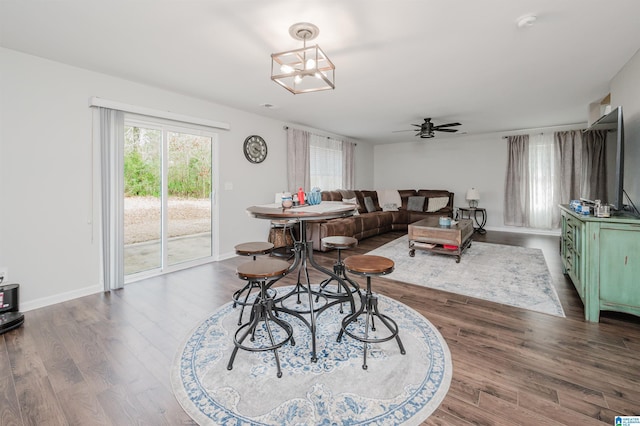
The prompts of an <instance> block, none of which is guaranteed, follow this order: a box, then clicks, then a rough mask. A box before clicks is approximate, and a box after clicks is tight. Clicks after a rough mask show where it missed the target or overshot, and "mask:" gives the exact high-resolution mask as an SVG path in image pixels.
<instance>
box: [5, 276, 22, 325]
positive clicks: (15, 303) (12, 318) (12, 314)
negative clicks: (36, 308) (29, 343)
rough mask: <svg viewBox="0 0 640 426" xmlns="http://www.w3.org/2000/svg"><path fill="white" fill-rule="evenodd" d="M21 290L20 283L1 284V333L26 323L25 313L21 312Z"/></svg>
mask: <svg viewBox="0 0 640 426" xmlns="http://www.w3.org/2000/svg"><path fill="white" fill-rule="evenodd" d="M19 290H20V284H8V285H3V286H0V334H2V333H6V332H7V331H9V330H13V329H14V328H18V327H20V326H21V325H22V324H23V323H24V314H23V313H21V312H19V309H20V300H19V296H18V292H19Z"/></svg>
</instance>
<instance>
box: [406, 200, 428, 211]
mask: <svg viewBox="0 0 640 426" xmlns="http://www.w3.org/2000/svg"><path fill="white" fill-rule="evenodd" d="M425 199H426V197H409V200H408V201H407V210H410V211H413V212H421V211H423V209H424V200H425Z"/></svg>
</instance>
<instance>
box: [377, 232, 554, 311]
mask: <svg viewBox="0 0 640 426" xmlns="http://www.w3.org/2000/svg"><path fill="white" fill-rule="evenodd" d="M367 254H371V255H377V256H384V257H388V258H390V259H392V260H393V261H394V262H395V270H394V271H393V272H392V273H391V274H388V275H385V276H383V277H381V278H388V279H392V280H397V281H403V282H406V283H410V284H415V285H419V286H423V287H429V288H433V289H437V290H444V291H448V292H451V293H456V294H461V295H464V296H470V297H475V298H478V299H484V300H489V301H492V302H496V303H501V304H504V305H511V306H516V307H519V308H523V309H529V310H532V311H536V312H542V313H545V314H550V315H555V316H559V317H564V316H565V315H564V310H563V309H562V304H561V303H560V300H559V299H558V294H557V292H556V290H555V287H554V285H553V280H552V278H551V274H550V273H549V268H548V267H547V263H546V262H545V260H544V255H543V253H542V250H540V249H532V248H526V247H518V246H507V245H502V244H490V243H482V242H477V241H474V242H472V244H471V247H469V248H468V249H467V250H466V251H465V252H464V253H463V254H462V258H461V260H460V263H456V261H455V257H454V256H447V255H442V254H436V253H431V252H427V251H425V250H416V253H415V257H410V256H409V239H408V236H407V235H404V236H402V237H400V238H398V239H396V240H394V241H391V242H389V243H387V244H385V245H383V246H381V247H379V248H377V249H375V250H373V251H370V252H369V253H367Z"/></svg>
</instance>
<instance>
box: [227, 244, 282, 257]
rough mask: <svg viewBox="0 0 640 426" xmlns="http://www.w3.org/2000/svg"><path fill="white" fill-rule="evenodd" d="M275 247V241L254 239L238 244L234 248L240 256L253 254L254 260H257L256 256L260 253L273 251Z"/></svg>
mask: <svg viewBox="0 0 640 426" xmlns="http://www.w3.org/2000/svg"><path fill="white" fill-rule="evenodd" d="M273 247H274V245H273V243H269V242H267V241H252V242H249V243H242V244H238V245H237V246H235V247H234V249H235V251H236V254H237V255H238V256H253V260H256V256H258V255H263V254H269V253H271V251H272V250H273Z"/></svg>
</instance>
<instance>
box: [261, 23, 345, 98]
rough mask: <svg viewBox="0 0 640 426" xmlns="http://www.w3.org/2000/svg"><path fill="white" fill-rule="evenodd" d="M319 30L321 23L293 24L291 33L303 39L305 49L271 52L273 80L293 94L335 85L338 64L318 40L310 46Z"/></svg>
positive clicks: (315, 90) (296, 37) (333, 87)
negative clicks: (320, 45) (325, 51)
mask: <svg viewBox="0 0 640 426" xmlns="http://www.w3.org/2000/svg"><path fill="white" fill-rule="evenodd" d="M318 33H320V30H319V29H318V27H317V26H315V25H313V24H310V23H308V22H299V23H297V24H293V25H292V26H291V27H290V28H289V34H290V35H291V37H293V38H294V39H296V40H302V42H303V47H302V49H294V50H287V51H286V52H280V53H273V54H271V80H273V81H275V82H276V83H278V84H279V85H281V86H282V87H284V88H285V89H287V90H288V91H290V92H291V93H293V94H294V95H297V94H299V93H309V92H318V91H320V90H333V89H335V88H336V85H335V78H336V75H335V70H336V67H335V65H333V63H332V62H331V60H329V58H328V57H327V55H325V53H324V52H323V51H322V49H320V47H319V46H318V45H317V44H316V45H314V46H309V47H307V41H309V40H313V39H315V38H316V37H317V36H318Z"/></svg>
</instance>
